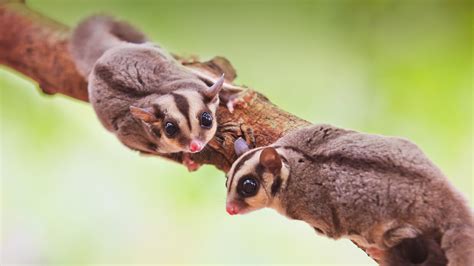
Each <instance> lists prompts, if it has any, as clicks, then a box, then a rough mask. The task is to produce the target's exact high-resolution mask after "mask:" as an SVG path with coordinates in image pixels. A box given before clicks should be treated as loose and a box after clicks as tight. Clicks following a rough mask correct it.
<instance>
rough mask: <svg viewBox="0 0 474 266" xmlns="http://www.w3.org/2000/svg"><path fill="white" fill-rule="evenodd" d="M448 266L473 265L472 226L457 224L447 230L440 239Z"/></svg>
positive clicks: (473, 232) (473, 234)
mask: <svg viewBox="0 0 474 266" xmlns="http://www.w3.org/2000/svg"><path fill="white" fill-rule="evenodd" d="M441 247H442V248H443V250H444V252H445V253H446V257H447V258H448V262H449V263H448V265H449V266H464V265H474V227H473V226H459V227H453V228H451V229H449V230H447V231H446V232H445V233H444V235H443V238H442V239H441Z"/></svg>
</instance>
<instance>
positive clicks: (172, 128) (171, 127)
mask: <svg viewBox="0 0 474 266" xmlns="http://www.w3.org/2000/svg"><path fill="white" fill-rule="evenodd" d="M178 131H179V128H178V126H176V125H175V124H174V123H172V122H166V124H165V132H166V135H167V136H168V137H174V136H176V134H177V133H178Z"/></svg>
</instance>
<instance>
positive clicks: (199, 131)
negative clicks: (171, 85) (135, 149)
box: [130, 76, 224, 153]
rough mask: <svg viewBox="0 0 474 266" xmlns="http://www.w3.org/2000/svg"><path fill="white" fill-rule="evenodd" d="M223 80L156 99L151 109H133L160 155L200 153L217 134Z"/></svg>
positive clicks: (147, 107)
mask: <svg viewBox="0 0 474 266" xmlns="http://www.w3.org/2000/svg"><path fill="white" fill-rule="evenodd" d="M223 83H224V76H222V77H221V78H220V79H219V80H218V81H217V82H216V83H215V84H213V85H212V86H210V87H207V88H206V89H205V90H196V89H195V88H190V89H178V90H175V91H173V92H171V93H169V94H165V95H161V96H159V97H157V98H156V99H153V100H152V102H151V103H150V106H144V107H143V106H142V107H137V106H130V112H131V114H132V115H133V117H134V118H136V119H137V120H139V121H140V122H141V123H142V124H143V126H144V128H145V130H146V131H147V133H148V136H149V138H150V141H151V143H153V144H154V150H155V151H156V152H159V153H174V152H190V153H196V152H200V151H201V150H202V149H203V148H204V147H205V146H206V144H207V143H208V142H209V141H210V140H211V139H212V138H213V137H214V135H215V133H216V130H217V121H216V110H217V107H218V105H219V91H220V90H221V88H222V85H223Z"/></svg>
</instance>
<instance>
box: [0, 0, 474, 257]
mask: <svg viewBox="0 0 474 266" xmlns="http://www.w3.org/2000/svg"><path fill="white" fill-rule="evenodd" d="M28 2H29V5H30V7H31V8H33V9H35V10H37V11H39V12H41V13H43V14H45V15H47V16H49V17H51V18H54V19H56V20H58V21H61V22H63V23H65V24H67V25H69V26H73V25H75V24H76V23H77V22H78V21H79V20H80V19H82V18H84V17H86V16H88V15H91V14H96V13H107V14H113V15H115V16H117V17H119V18H122V19H124V20H127V21H130V22H131V23H133V24H134V25H136V26H137V27H138V28H140V29H142V30H143V31H144V32H146V33H147V34H148V35H149V36H150V37H151V38H152V39H153V40H155V41H156V42H158V43H160V44H161V45H163V46H164V47H165V48H167V49H168V50H169V51H171V52H175V53H178V54H182V55H191V54H196V55H199V56H200V57H201V58H203V59H209V58H211V57H212V56H214V55H223V56H226V57H227V58H228V59H229V60H230V61H231V62H232V63H233V65H234V66H235V68H236V69H237V72H238V75H239V77H238V79H237V82H238V83H241V84H246V85H249V86H251V87H254V88H257V89H258V90H259V91H261V92H262V93H264V94H265V95H266V96H268V97H269V98H270V99H271V100H272V101H273V102H274V103H276V104H277V105H279V106H281V108H283V109H286V110H288V111H290V112H292V113H294V114H296V115H298V116H300V117H302V118H305V119H307V120H309V121H312V122H314V123H320V122H324V123H330V124H334V125H338V126H341V127H346V128H352V129H356V130H360V131H365V132H371V133H380V134H386V135H396V136H403V137H406V138H409V139H411V140H413V141H414V142H416V143H417V144H418V145H419V146H420V147H421V148H422V149H423V150H424V151H425V152H426V153H427V154H428V156H429V157H430V158H431V159H432V160H433V161H434V162H435V163H436V164H437V165H439V166H440V168H442V169H443V171H444V172H445V173H446V174H447V176H449V178H450V180H451V182H452V183H453V184H454V186H456V187H457V188H458V189H459V190H460V191H462V192H463V193H464V195H465V196H466V197H467V198H468V200H469V204H470V206H472V204H473V193H474V191H473V181H472V180H473V174H472V165H473V160H472V151H473V145H472V136H473V132H472V122H473V120H472V103H473V98H472V91H473V75H472V73H473V68H472V65H473V55H472V49H473V40H472V34H473V31H472V29H473V28H472V26H473V24H472V22H473V21H472V17H473V13H472V12H473V9H472V2H470V1H428V0H426V1H425V0H414V1H390V2H389V1H340V0H339V1H305V2H303V1H151V0H150V1H132V0H129V1H103V0H101V1H77V0H62V1H53V0H41V1H40V0H31V1H28ZM1 27H2V25H0V34H1ZM0 92H1V115H0V118H1V130H0V132H1V179H2V180H1V185H2V190H1V198H0V201H1V212H2V213H1V223H2V227H1V252H2V261H3V263H2V264H3V265H6V264H9V263H11V264H13V263H25V262H30V263H36V264H42V265H53V264H69V263H71V264H99V263H110V264H118V263H121V264H140V263H199V264H210V263H218V264H231V263H233V264H243V263H249V264H259V263H269V264H277V263H287V264H290V263H291V264H297V263H301V264H303V263H310V264H313V265H326V264H327V265H330V264H345V265H356V264H360V265H374V262H373V261H371V260H370V259H369V258H368V257H367V256H366V255H365V254H364V253H363V252H361V251H360V250H359V249H357V248H356V247H355V246H354V245H352V244H351V243H350V241H348V240H340V241H333V240H329V239H326V238H323V237H321V236H316V234H315V233H314V232H313V230H312V229H311V228H310V227H309V226H307V225H305V224H303V223H302V222H297V221H290V220H288V219H286V218H284V217H282V216H280V215H279V214H277V213H276V212H274V211H272V210H263V211H259V212H255V213H252V214H248V215H245V216H238V217H231V216H229V215H227V213H226V212H225V208H224V205H225V194H226V190H225V187H224V174H223V173H222V172H219V171H217V170H216V169H214V168H213V167H210V166H206V167H203V168H202V169H201V170H200V171H198V172H196V173H192V174H191V173H188V172H187V171H186V170H185V168H184V167H182V166H179V165H177V164H174V163H170V162H167V161H164V160H162V159H157V158H149V157H141V156H139V155H138V154H136V153H134V152H132V151H130V150H128V149H127V148H125V147H124V146H122V145H121V144H120V143H119V142H118V141H117V140H116V139H115V138H114V137H113V136H112V135H111V134H110V133H108V132H107V131H106V130H105V129H103V128H102V126H101V125H100V124H99V122H98V120H97V119H96V117H95V114H94V113H93V111H92V109H91V107H90V106H89V105H88V104H85V103H82V102H79V101H76V100H72V99H69V98H67V97H64V96H53V97H51V96H45V95H42V94H41V93H39V90H38V87H37V86H36V84H34V83H33V82H31V80H29V79H28V78H26V77H24V76H22V75H20V74H18V73H16V72H15V71H12V70H11V69H7V68H6V67H0ZM440 200H442V199H440ZM453 207H454V206H453Z"/></svg>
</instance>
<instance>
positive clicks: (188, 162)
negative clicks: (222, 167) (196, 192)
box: [183, 153, 201, 172]
mask: <svg viewBox="0 0 474 266" xmlns="http://www.w3.org/2000/svg"><path fill="white" fill-rule="evenodd" d="M183 164H184V165H185V166H186V168H188V171H189V172H194V171H196V170H198V169H199V168H200V167H201V165H200V164H198V163H196V162H195V161H193V160H192V159H191V155H190V154H189V153H183Z"/></svg>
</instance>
